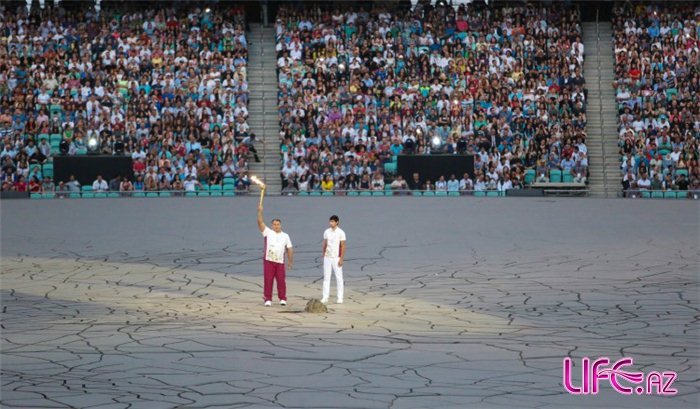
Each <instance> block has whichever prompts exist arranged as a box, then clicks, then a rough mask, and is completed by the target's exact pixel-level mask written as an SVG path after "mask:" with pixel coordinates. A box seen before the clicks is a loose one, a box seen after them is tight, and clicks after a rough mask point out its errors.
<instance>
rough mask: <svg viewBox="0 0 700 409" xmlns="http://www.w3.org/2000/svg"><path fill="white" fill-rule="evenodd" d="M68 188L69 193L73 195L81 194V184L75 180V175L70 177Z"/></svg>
mask: <svg viewBox="0 0 700 409" xmlns="http://www.w3.org/2000/svg"><path fill="white" fill-rule="evenodd" d="M66 187H67V188H68V191H69V192H71V193H79V192H80V182H78V181H77V180H76V179H75V175H70V176H69V177H68V182H67V183H66Z"/></svg>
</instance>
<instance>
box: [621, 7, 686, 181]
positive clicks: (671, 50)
mask: <svg viewBox="0 0 700 409" xmlns="http://www.w3.org/2000/svg"><path fill="white" fill-rule="evenodd" d="M613 13H614V18H613V31H614V49H615V82H614V84H613V86H614V87H615V88H616V95H617V100H618V103H619V105H618V121H619V133H618V134H619V138H620V139H619V145H620V153H621V157H622V166H621V169H622V173H623V174H624V176H623V186H627V188H630V187H632V188H633V187H634V180H635V179H637V181H636V184H637V186H638V187H639V188H646V185H647V180H649V175H651V184H650V186H651V188H657V187H658V185H659V182H660V180H659V179H660V178H661V177H662V176H661V175H659V172H660V171H661V169H663V172H664V173H665V176H663V182H661V185H662V187H663V188H664V189H666V190H671V189H677V188H678V186H677V184H676V183H677V182H675V180H679V179H680V175H684V171H685V170H687V171H688V175H689V176H690V177H691V178H693V179H694V180H696V181H698V179H700V172H698V170H697V169H696V168H697V163H696V162H693V165H692V167H690V166H689V165H688V164H689V163H690V162H691V161H693V160H695V159H696V158H697V157H698V155H699V153H700V151H699V150H698V140H700V121H698V118H699V117H700V104H698V101H697V98H696V94H697V92H698V90H699V88H698V78H700V70H699V69H698V67H699V66H700V65H699V64H698V47H699V46H700V42H699V41H698V37H699V35H700V32H698V30H697V29H696V27H697V18H698V16H700V5H697V4H693V3H668V4H666V3H658V4H653V3H652V4H647V5H641V4H634V3H619V4H618V5H616V7H615V8H614V10H613ZM657 167H658V168H659V169H658V170H657V169H656V168H657ZM650 169H651V171H650ZM679 170H682V171H681V172H679ZM657 175H658V176H659V179H657ZM642 176H644V177H642ZM640 184H641V185H640Z"/></svg>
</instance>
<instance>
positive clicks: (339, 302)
mask: <svg viewBox="0 0 700 409" xmlns="http://www.w3.org/2000/svg"><path fill="white" fill-rule="evenodd" d="M335 303H336V304H342V303H343V300H337V301H336V302H335Z"/></svg>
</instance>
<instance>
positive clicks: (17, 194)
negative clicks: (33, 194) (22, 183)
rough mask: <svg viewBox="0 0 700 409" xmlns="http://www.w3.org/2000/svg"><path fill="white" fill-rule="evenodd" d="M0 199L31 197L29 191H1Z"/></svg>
mask: <svg viewBox="0 0 700 409" xmlns="http://www.w3.org/2000/svg"><path fill="white" fill-rule="evenodd" d="M0 199H29V192H0Z"/></svg>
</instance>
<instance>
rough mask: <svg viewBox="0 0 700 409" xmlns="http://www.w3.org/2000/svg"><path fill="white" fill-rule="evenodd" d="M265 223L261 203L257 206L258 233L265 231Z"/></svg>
mask: <svg viewBox="0 0 700 409" xmlns="http://www.w3.org/2000/svg"><path fill="white" fill-rule="evenodd" d="M266 227H267V226H265V221H264V220H263V206H262V203H260V204H259V205H258V229H260V233H262V232H264V231H265V228H266Z"/></svg>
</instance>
